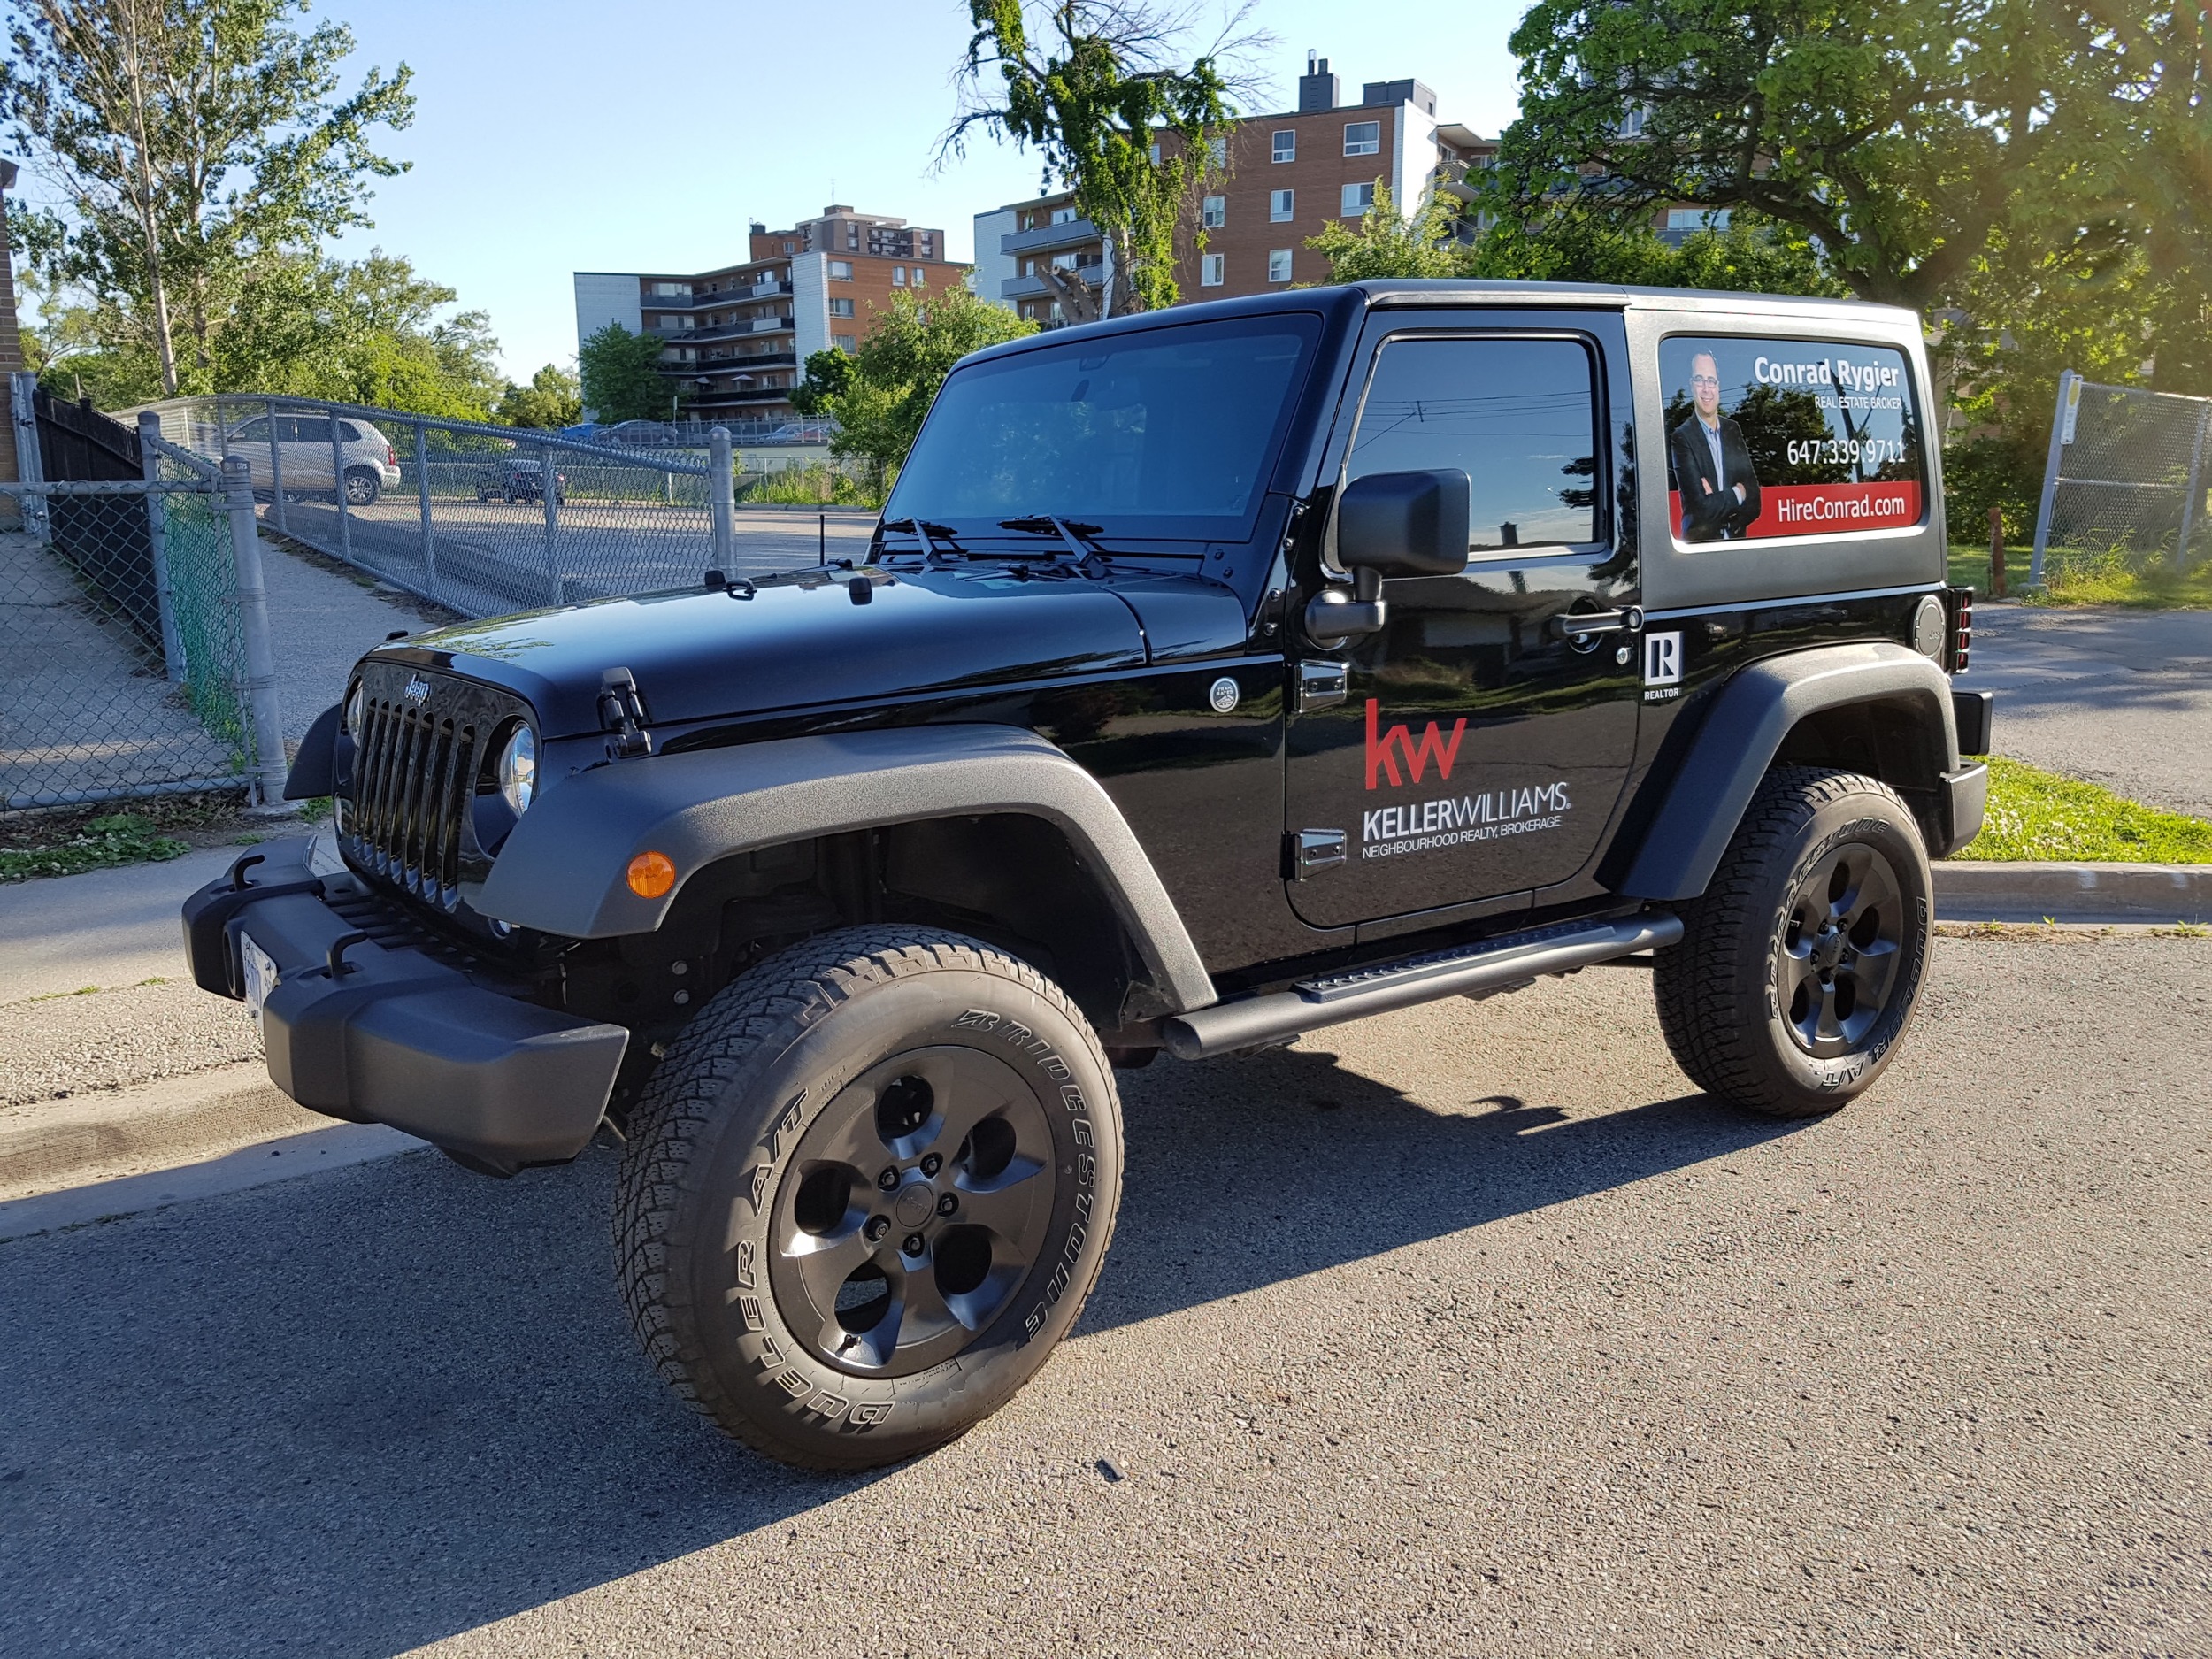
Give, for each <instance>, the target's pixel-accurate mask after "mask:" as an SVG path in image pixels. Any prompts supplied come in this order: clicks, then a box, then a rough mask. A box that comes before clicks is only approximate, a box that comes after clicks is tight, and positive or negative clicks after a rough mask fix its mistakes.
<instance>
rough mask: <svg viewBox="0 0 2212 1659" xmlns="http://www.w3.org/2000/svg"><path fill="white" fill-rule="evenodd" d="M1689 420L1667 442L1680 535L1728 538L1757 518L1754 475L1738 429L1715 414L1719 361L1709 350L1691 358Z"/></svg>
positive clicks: (1746, 530) (1696, 538)
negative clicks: (1677, 497) (1678, 498)
mask: <svg viewBox="0 0 2212 1659" xmlns="http://www.w3.org/2000/svg"><path fill="white" fill-rule="evenodd" d="M1690 401H1691V403H1692V404H1693V405H1694V409H1693V411H1692V412H1691V415H1690V418H1689V419H1687V420H1686V421H1684V422H1683V423H1682V424H1681V425H1680V426H1677V427H1676V428H1675V429H1674V432H1673V433H1672V434H1671V436H1670V437H1669V438H1668V440H1667V449H1668V456H1667V461H1668V465H1670V466H1671V468H1672V469H1673V472H1674V486H1675V489H1676V490H1677V492H1678V494H1679V495H1680V496H1681V499H1682V539H1683V540H1684V541H1734V540H1736V539H1737V538H1738V537H1740V536H1742V535H1745V534H1748V533H1749V532H1750V529H1751V525H1752V521H1753V520H1754V519H1755V518H1758V516H1759V475H1758V473H1756V472H1754V471H1753V470H1752V466H1751V451H1750V449H1749V448H1748V447H1747V446H1746V444H1745V443H1744V441H1743V428H1742V427H1740V426H1738V425H1737V424H1736V423H1735V422H1734V421H1732V420H1731V419H1729V418H1728V417H1727V416H1725V415H1724V414H1722V413H1721V412H1720V365H1718V364H1717V362H1715V361H1714V358H1713V354H1712V353H1711V352H1709V351H1701V352H1699V353H1698V354H1697V355H1696V356H1695V357H1692V358H1691V359H1690Z"/></svg>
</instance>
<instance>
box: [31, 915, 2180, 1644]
mask: <svg viewBox="0 0 2212 1659" xmlns="http://www.w3.org/2000/svg"><path fill="white" fill-rule="evenodd" d="M2208 1014H2212V942H2207V941H2200V940H2193V939H2177V938H2155V937H2148V936H2144V935H2104V936H2100V935H2096V934H2090V933H2063V932H2057V931H2050V932H2047V933H2041V934H2039V935H2036V936H2032V937H2028V936H2021V935H2008V936H2004V937H1998V938H1988V939H1983V938H1959V937H1946V938H1944V939H1942V940H1940V941H1939V943H1938V946H1937V963H1936V972H1935V975H1934V978H1933V982H1932V991H1931V994H1930V997H1929V1000H1928V1002H1927V1003H1926V1005H1925V1007H1924V1014H1923V1017H1922V1019H1921V1021H1920V1023H1919V1024H1918V1025H1917V1028H1916V1031H1915V1033H1913V1035H1912V1037H1911V1038H1910V1040H1909V1047H1908V1048H1907V1050H1906V1052H1905V1053H1904V1055H1903V1056H1901V1060H1900V1062H1899V1064H1897V1066H1896V1067H1895V1068H1894V1069H1893V1071H1891V1072H1890V1073H1889V1074H1888V1075H1887V1076H1886V1078H1885V1079H1884V1080H1883V1081H1882V1083H1881V1084H1880V1085H1879V1086H1878V1087H1877V1089H1876V1090H1875V1092H1874V1093H1873V1094H1871V1095H1870V1096H1869V1097H1868V1098H1867V1099H1865V1100H1863V1102H1859V1103H1858V1104H1856V1105H1855V1106H1854V1107H1853V1108H1852V1109H1851V1110H1847V1111H1846V1112H1844V1113H1842V1114H1840V1115H1839V1116H1837V1117H1835V1118H1829V1119H1825V1120H1822V1121H1820V1122H1816V1123H1810V1124H1804V1125H1773V1124H1767V1123H1760V1122H1753V1121H1747V1120H1745V1119H1743V1118H1740V1117H1738V1116H1736V1115H1734V1114H1732V1113H1729V1112H1725V1111H1723V1110H1718V1109H1716V1108H1714V1107H1712V1106H1710V1105H1709V1104H1708V1103H1707V1102H1704V1101H1703V1100H1702V1099H1701V1098H1699V1097H1696V1096H1694V1095H1691V1094H1688V1093H1687V1091H1686V1086H1685V1085H1684V1083H1683V1081H1682V1079H1681V1078H1680V1076H1679V1074H1678V1072H1676V1071H1674V1070H1673V1068H1672V1066H1671V1064H1670V1063H1669V1061H1668V1059H1667V1057H1666V1055H1665V1053H1664V1050H1663V1048H1662V1047H1661V1046H1660V1044H1659V1042H1658V1040H1657V1036H1656V1033H1655V1024H1654V1021H1653V1018H1652V1015H1651V1010H1650V992H1649V986H1648V982H1647V979H1645V978H1644V977H1643V976H1642V975H1640V974H1639V973H1636V972H1630V971H1625V970H1610V969H1599V970H1592V971H1590V972H1585V973H1583V974H1581V975H1580V976H1578V978H1576V979H1571V980H1569V981H1566V982H1563V983H1555V982H1546V983H1545V984H1543V985H1541V986H1540V987H1537V988H1536V989H1534V990H1532V991H1530V992H1527V993H1525V994H1522V995H1516V996H1511V997H1502V998H1499V999H1496V1000H1495V1001H1493V1002H1486V1003H1484V1004H1481V1005H1479V1006H1472V1005H1469V1004H1467V1003H1464V1002H1450V1003H1446V1004H1439V1005H1432V1006H1430V1007H1427V1008H1424V1009H1418V1010H1409V1011H1408V1012H1405V1013H1402V1014H1399V1015H1394V1016H1391V1017H1388V1018H1379V1019H1374V1020H1371V1021H1367V1022H1363V1023H1362V1024H1360V1025H1354V1026H1350V1027H1346V1028H1343V1029H1340V1030H1337V1031H1333V1032H1330V1033H1324V1034H1322V1035H1321V1036H1319V1037H1317V1038H1311V1039H1308V1040H1306V1041H1304V1042H1302V1043H1301V1044H1300V1045H1298V1046H1297V1047H1295V1048H1292V1049H1289V1050H1285V1051H1280V1052H1278V1053H1275V1054H1271V1055H1267V1056H1259V1057H1257V1058H1255V1059H1252V1060H1248V1061H1245V1062H1228V1063H1214V1064H1210V1065H1208V1066H1205V1067H1185V1066H1180V1065H1178V1064H1175V1063H1173V1062H1167V1061H1164V1062H1161V1063H1158V1064H1156V1065H1155V1066H1153V1067H1152V1068H1151V1069H1149V1070H1148V1071H1143V1072H1140V1073H1135V1074H1133V1075H1131V1076H1129V1077H1128V1078H1127V1079H1125V1094H1126V1102H1127V1107H1126V1112H1127V1118H1128V1124H1129V1140H1130V1144H1131V1147H1132V1149H1133V1152H1132V1163H1131V1167H1130V1171H1129V1179H1128V1187H1127V1197H1126V1200H1125V1205H1124V1209H1123V1212H1122V1217H1121V1222H1120V1225H1119V1228H1118V1233H1117V1242H1116V1252H1115V1255H1114V1256H1113V1258H1112V1260H1111V1261H1110V1263H1109V1265H1108V1268H1107V1271H1106V1275H1105V1278H1104V1279H1103V1281H1102V1284H1101V1286H1100V1289H1099V1292H1098V1294H1097V1296H1096V1298H1095V1299H1094V1302H1093V1304H1092V1306H1091V1309H1090V1310H1089V1311H1088V1313H1087V1316H1086V1318H1085V1321H1084V1325H1083V1327H1082V1329H1081V1331H1080V1333H1079V1335H1078V1336H1077V1337H1076V1338H1075V1339H1074V1340H1072V1341H1071V1342H1070V1343H1069V1344H1068V1346H1067V1347H1066V1348H1065V1349H1064V1351H1063V1352H1062V1353H1061V1354H1060V1355H1058V1356H1056V1358H1055V1359H1054V1361H1053V1363H1051V1364H1050V1365H1049V1366H1048V1367H1047V1368H1046V1370H1045V1371H1044V1372H1043V1374H1042V1375H1041V1378H1040V1379H1039V1380H1038V1382H1037V1383H1036V1384H1035V1385H1034V1386H1032V1387H1031V1388H1030V1389H1029V1390H1028V1391H1027V1392H1026V1393H1025V1394H1024V1395H1022V1396H1021V1397H1020V1398H1019V1399H1018V1400H1017V1401H1016V1402H1014V1403H1013V1405H1012V1406H1010V1408H1009V1409H1007V1410H1005V1411H1004V1412H1002V1413H1001V1414H1000V1415H999V1416H997V1417H994V1418H993V1419H991V1420H990V1421H988V1422H987V1423H986V1424H984V1425H982V1426H980V1427H979V1429H978V1430H976V1431H975V1432H973V1433H972V1434H970V1435H969V1436H967V1437H966V1438H965V1439H964V1440H961V1441H959V1442H957V1443H956V1444H955V1445H953V1446H951V1447H949V1448H946V1449H944V1450H943V1451H941V1452H940V1453H938V1454H936V1455H932V1456H930V1457H928V1458H926V1459H923V1460H920V1461H918V1462H917V1463H913V1464H910V1465H908V1466H905V1467H902V1468H899V1469H896V1470H893V1471H887V1472H884V1473H882V1474H879V1475H878V1476H874V1477H870V1478H853V1479H839V1480H829V1481H824V1480H821V1479H814V1478H809V1477H803V1476H799V1475H795V1474H794V1473H792V1472H791V1471H785V1470H782V1469H780V1468H777V1467H774V1466H772V1465H769V1464H766V1463H762V1462H760V1461H758V1460H757V1459H755V1458H753V1457H752V1456H750V1455H748V1454H746V1453H744V1452H743V1451H741V1449H739V1448H735V1447H733V1446H731V1445H728V1444H726V1443H725V1442H722V1441H720V1440H717V1439H716V1438H714V1437H713V1436H712V1435H711V1433H710V1431H709V1430H707V1429H706V1428H705V1426H704V1425H702V1424H701V1423H700V1422H699V1421H698V1420H696V1419H695V1418H694V1417H691V1416H690V1415H689V1414H688V1413H687V1411H685V1410H684V1409H683V1408H682V1407H681V1406H680V1404H679V1403H678V1402H675V1401H674V1400H673V1399H672V1397H671V1396H670V1395H669V1394H667V1393H666V1391H665V1390H664V1389H663V1388H662V1387H661V1386H660V1385H659V1384H658V1383H657V1381H656V1380H655V1379H654V1378H653V1377H652V1375H651V1374H650V1372H649V1370H648V1368H647V1367H646V1365H645V1363H644V1362H643V1361H642V1360H641V1358H640V1357H639V1356H638V1355H637V1353H636V1351H635V1348H634V1344H633V1342H632V1340H631V1338H630V1335H629V1333H628V1330H627V1328H626V1323H625V1321H624V1319H623V1317H622V1314H621V1311H620V1309H619V1306H618V1302H617V1301H616V1297H615V1294H614V1289H613V1285H612V1279H611V1273H610V1272H609V1271H608V1265H607V1257H606V1243H605V1228H606V1219H605V1217H606V1214H607V1206H608V1202H609V1197H610V1178H611V1158H610V1157H609V1156H606V1155H604V1154H593V1155H588V1156H587V1157H586V1158H585V1159H584V1160H583V1161H581V1162H580V1163H579V1164H575V1165H573V1166H571V1167H570V1168H567V1169H565V1170H560V1171H543V1172H539V1173H534V1174H531V1175H526V1176H525V1177H522V1178H519V1179H516V1180H513V1181H511V1182H504V1183H495V1182H488V1181H485V1180H483V1179H480V1178H477V1177H473V1176H471V1175H468V1174H466V1173H465V1172H464V1171H460V1170H458V1169H456V1168H454V1167H452V1166H451V1165H449V1164H446V1163H444V1162H443V1161H442V1160H439V1159H436V1158H433V1157H428V1156H410V1157H402V1158H397V1159H392V1160H388V1161H387V1162H383V1163H379V1164H370V1165H364V1166H361V1167H358V1168H355V1169H350V1170H344V1171H336V1172H334V1173H332V1174H330V1175H327V1176H324V1177H319V1178H316V1179H310V1180H306V1181H301V1182H294V1183H291V1184H289V1185H284V1186H276V1187H262V1188H259V1189H257V1190H255V1191H250V1192H242V1193H236V1194H230V1195H228V1196H226V1197H220V1198H214V1199H209V1200H206V1201H204V1202H198V1203H195V1204H191V1205H187V1206H182V1207H179V1208H176V1209H173V1210H165V1211H162V1212H159V1213H157V1214H154V1215H149V1216H145V1217H139V1218H135V1219H130V1220H123V1221H117V1222H113V1223H111V1224H108V1225H103V1226H98V1227H93V1228H88V1229H83V1230H80V1231H78V1232H74V1233H57V1234H51V1235H48V1236H46V1237H42V1238H35V1239H29V1240H21V1241H19V1242H17V1243H14V1244H11V1245H7V1246H4V1247H0V1423H4V1425H5V1426H4V1428H0V1581H4V1582H5V1583H7V1584H8V1586H9V1594H8V1595H7V1596H6V1597H5V1598H0V1648H6V1649H9V1650H11V1651H17V1650H19V1651H24V1652H36V1653H40V1654H42V1655H73V1654H80V1653H85V1654H90V1653H104V1652H111V1651H115V1650H117V1649H119V1648H122V1647H133V1648H137V1649H139V1650H162V1651H180V1650H189V1651H203V1652H222V1653H225V1654H230V1655H257V1654H264V1653H277V1652H294V1651H297V1650H299V1649H301V1648H303V1647H311V1648H313V1649H315V1650H317V1651H320V1652H326V1653H336V1654H378V1655H383V1654H389V1653H393V1652H396V1651H401V1650H409V1649H413V1648H416V1647H429V1648H431V1649H432V1650H434V1651H436V1652H439V1653H442V1654H454V1655H463V1654H477V1653H482V1654H498V1655H535V1654H564V1655H568V1654H580V1653H617V1652H653V1653H667V1654H690V1653H697V1654H725V1653H728V1652H732V1651H739V1650H741V1651H744V1652H747V1653H759V1654H782V1653H790V1654H816V1653H819V1652H822V1651H825V1650H826V1649H829V1648H834V1649H836V1650H837V1651H841V1652H849V1653H853V1654H867V1655H874V1654H884V1655H891V1654H918V1653H942V1652H949V1651H966V1652H1018V1653H1023V1654H1059V1653H1068V1654H1097V1653H1114V1654H1154V1653H1158V1654H1177V1655H1181V1654H1188V1653H1192V1652H1216V1651H1218V1652H1262V1653H1271V1654H1304V1653H1315V1654H1342V1653H1392V1654H1395V1653H1405V1654H1420V1655H1434V1654H1438V1653H1489V1652H1535V1653H1565V1652H1584V1651H1588V1652H1601V1653H1634V1654H1696V1655H1739V1654H1741V1655H1751V1654H1759V1655H1775V1654H1797V1653H1802V1654H1812V1653H1821V1654H1875V1653H1880V1654H1896V1653H1909V1654H1915V1655H1917V1654H1933V1653H1958V1652H1992V1653H2037V1654H2070V1653H2083V1654H2087V1653H2106V1652H2127V1653H2142V1654H2197V1653H2202V1652H2204V1651H2206V1650H2207V1649H2208V1647H2212V1509H2208V1506H2212V1462H2208V1452H2212V1441H2208V1434H2212V1429H2208V1411H2207V1403H2208V1402H2207V1394H2208V1386H2207V1379H2208V1378H2212V1333H2208V1330H2207V1327H2206V1322H2205V1320H2204V1318H2203V1317H2202V1315H2203V1308H2204V1295H2205V1287H2206V1282H2207V1281H2206V1271H2205V1269H2206V1263H2207V1260H2208V1253H2212V1202H2208V1201H2212V1108H2208V1106H2207V1104H2206V1102H2205V1098H2204V1093H2203V1091H2202V1090H2201V1089H2200V1088H2199V1087H2196V1085H2195V1081H2194V1079H2198V1078H2200V1077H2201V1076H2203V1075H2204V1074H2205V1072H2206V1071H2207V1068H2208V1065H2212V1020H2208V1018H2207V1016H2208ZM1100 1460H1106V1461H1107V1462H1109V1463H1110V1464H1111V1465H1112V1467H1113V1469H1114V1470H1115V1471H1116V1472H1118V1474H1119V1475H1120V1476H1121V1477H1122V1478H1121V1479H1118V1480H1115V1479H1108V1478H1107V1477H1106V1475H1105V1474H1104V1473H1102V1470H1101V1467H1100Z"/></svg>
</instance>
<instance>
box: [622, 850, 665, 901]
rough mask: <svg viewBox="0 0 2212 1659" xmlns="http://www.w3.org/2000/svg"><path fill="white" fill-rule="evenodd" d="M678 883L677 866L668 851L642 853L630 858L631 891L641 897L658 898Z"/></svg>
mask: <svg viewBox="0 0 2212 1659" xmlns="http://www.w3.org/2000/svg"><path fill="white" fill-rule="evenodd" d="M675 885H676V866H675V865H674V864H672V863H670V862H669V857H668V855H667V854H666V853H640V854H639V855H638V856H636V857H634V858H633V859H631V860H630V891H631V892H633V893H634V894H636V895H638V897H640V898H641V899H657V898H658V897H660V896H661V895H662V894H664V893H665V892H667V891H668V889H669V888H671V887H674V886H675Z"/></svg>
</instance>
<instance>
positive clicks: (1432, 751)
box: [1367, 697, 1467, 789]
mask: <svg viewBox="0 0 2212 1659" xmlns="http://www.w3.org/2000/svg"><path fill="white" fill-rule="evenodd" d="M1380 724H1381V705H1380V704H1379V703H1377V701H1376V700H1375V699H1374V698H1372V697H1370V698H1368V700H1367V787H1369V788H1370V789H1372V788H1374V787H1377V780H1378V779H1379V778H1387V779H1389V780H1390V787H1392V788H1394V789H1402V788H1404V787H1406V780H1405V779H1404V777H1402V775H1401V774H1400V772H1399V771H1398V762H1399V759H1400V757H1403V758H1404V761H1405V767H1406V771H1408V772H1411V773H1412V774H1413V781H1414V782H1416V783H1418V782H1420V781H1421V779H1422V776H1423V775H1424V774H1425V772H1427V771H1428V769H1429V767H1430V765H1431V764H1434V766H1435V767H1436V775H1437V778H1438V779H1439V780H1443V779H1447V778H1449V777H1450V776H1451V775H1452V763H1453V762H1454V761H1455V760H1457V759H1458V758H1459V740H1460V739H1461V738H1462V737H1463V736H1464V735H1465V733H1466V731H1467V722H1466V720H1465V719H1464V718H1460V719H1457V720H1455V721H1453V722H1452V734H1451V736H1449V737H1446V736H1445V735H1444V734H1443V733H1441V732H1440V731H1439V730H1438V729H1437V726H1436V722H1435V721H1433V720H1431V721H1430V722H1429V726H1428V730H1427V731H1425V732H1424V733H1421V741H1419V742H1418V743H1417V742H1415V741H1413V737H1412V734H1411V733H1409V732H1408V731H1407V730H1406V728H1405V727H1404V726H1392V727H1391V728H1390V729H1389V730H1388V731H1387V732H1385V733H1382V735H1381V736H1380V737H1378V736H1377V735H1376V727H1377V726H1379V725H1380Z"/></svg>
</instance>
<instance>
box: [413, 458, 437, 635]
mask: <svg viewBox="0 0 2212 1659" xmlns="http://www.w3.org/2000/svg"><path fill="white" fill-rule="evenodd" d="M428 430H429V428H428V427H426V426H424V425H423V423H422V422H421V421H419V420H418V421H417V422H416V423H415V499H416V501H417V502H418V503H419V504H420V506H421V508H422V585H423V586H424V587H426V588H429V589H430V591H431V592H433V593H435V592H437V590H438V538H437V535H436V534H435V533H434V532H433V531H432V529H431V527H430V440H429V438H428V437H427V436H426V434H427V432H428Z"/></svg>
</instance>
